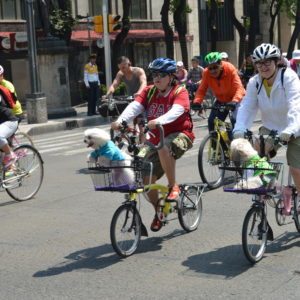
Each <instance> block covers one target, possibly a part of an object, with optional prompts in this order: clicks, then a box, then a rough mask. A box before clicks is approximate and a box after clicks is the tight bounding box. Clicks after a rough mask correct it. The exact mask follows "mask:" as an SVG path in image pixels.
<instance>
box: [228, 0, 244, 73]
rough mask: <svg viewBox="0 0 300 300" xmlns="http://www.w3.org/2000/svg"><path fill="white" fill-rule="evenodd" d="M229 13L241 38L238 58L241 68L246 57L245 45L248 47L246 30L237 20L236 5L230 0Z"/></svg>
mask: <svg viewBox="0 0 300 300" xmlns="http://www.w3.org/2000/svg"><path fill="white" fill-rule="evenodd" d="M228 2H229V11H230V15H231V19H232V23H233V25H234V27H235V28H236V30H237V31H238V33H239V36H240V42H239V57H238V67H239V68H241V66H242V63H243V61H244V57H245V48H246V47H245V45H246V28H245V26H243V25H242V24H241V23H240V22H239V20H238V19H237V17H236V15H235V5H234V0H229V1H228Z"/></svg>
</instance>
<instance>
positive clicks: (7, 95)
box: [0, 85, 16, 108]
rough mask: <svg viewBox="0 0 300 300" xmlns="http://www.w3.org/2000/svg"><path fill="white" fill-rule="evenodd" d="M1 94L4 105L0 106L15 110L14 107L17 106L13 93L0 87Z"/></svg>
mask: <svg viewBox="0 0 300 300" xmlns="http://www.w3.org/2000/svg"><path fill="white" fill-rule="evenodd" d="M0 94H1V96H2V97H1V99H2V101H3V100H4V103H0V105H2V106H5V107H8V108H14V106H15V105H16V101H15V98H14V97H13V95H12V93H11V92H10V90H9V89H7V88H6V87H4V86H2V85H0ZM2 101H1V102H2Z"/></svg>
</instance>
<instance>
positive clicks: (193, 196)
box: [178, 186, 202, 232]
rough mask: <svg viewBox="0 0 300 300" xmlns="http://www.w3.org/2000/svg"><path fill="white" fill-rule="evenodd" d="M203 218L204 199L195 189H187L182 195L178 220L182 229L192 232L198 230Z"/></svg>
mask: <svg viewBox="0 0 300 300" xmlns="http://www.w3.org/2000/svg"><path fill="white" fill-rule="evenodd" d="M201 217H202V198H201V195H200V192H199V190H198V189H197V188H195V187H191V186H190V187H187V189H185V188H184V190H183V191H182V193H181V197H180V200H179V203H178V219H179V223H180V225H181V227H182V228H183V229H184V230H185V231H187V232H191V231H194V230H196V229H197V228H198V225H199V223H200V221H201Z"/></svg>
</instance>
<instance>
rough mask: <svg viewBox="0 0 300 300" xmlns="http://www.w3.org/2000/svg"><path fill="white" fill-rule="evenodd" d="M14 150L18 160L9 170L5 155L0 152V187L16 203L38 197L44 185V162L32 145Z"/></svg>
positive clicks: (20, 146) (17, 146) (16, 147)
mask: <svg viewBox="0 0 300 300" xmlns="http://www.w3.org/2000/svg"><path fill="white" fill-rule="evenodd" d="M12 138H13V137H12ZM12 149H13V152H14V153H15V155H16V156H17V160H16V162H15V163H14V165H13V166H12V167H11V168H10V169H8V170H5V169H4V166H3V163H4V153H3V152H2V151H1V152H0V187H2V188H4V189H5V190H6V192H7V193H8V195H9V196H10V197H11V198H13V199H14V200H16V201H25V200H29V199H31V198H33V197H34V196H35V195H36V193H37V192H38V191H39V189H40V187H41V185H42V182H43V178H44V166H43V164H44V162H43V160H42V157H41V155H40V153H39V152H38V150H37V149H36V148H34V147H33V146H32V145H29V144H19V145H16V146H13V147H12Z"/></svg>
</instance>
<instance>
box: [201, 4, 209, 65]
mask: <svg viewBox="0 0 300 300" xmlns="http://www.w3.org/2000/svg"><path fill="white" fill-rule="evenodd" d="M199 8H200V9H199V12H200V13H199V15H200V22H199V27H200V28H199V32H200V54H201V56H202V63H203V61H204V57H205V55H206V54H207V15H206V3H205V1H204V0H201V1H200V7H199Z"/></svg>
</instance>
